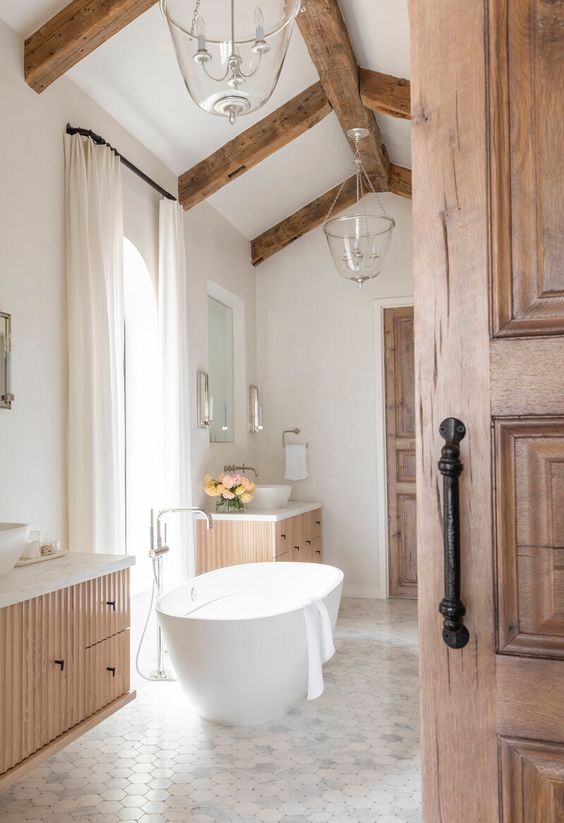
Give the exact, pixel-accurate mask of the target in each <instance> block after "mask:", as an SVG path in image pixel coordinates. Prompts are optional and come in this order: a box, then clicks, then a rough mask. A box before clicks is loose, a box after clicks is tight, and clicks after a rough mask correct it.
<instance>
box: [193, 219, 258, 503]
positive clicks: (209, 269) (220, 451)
mask: <svg viewBox="0 0 564 823" xmlns="http://www.w3.org/2000/svg"><path fill="white" fill-rule="evenodd" d="M185 230H186V244H187V265H188V312H189V314H188V320H189V346H190V362H191V373H190V391H191V395H192V398H193V402H192V408H191V450H192V489H193V502H194V505H199V504H202V503H206V502H207V503H208V504H209V502H210V501H209V498H206V497H205V494H204V492H203V490H202V481H203V479H204V475H205V474H206V473H207V472H211V473H212V474H218V473H219V472H221V471H222V470H223V466H224V465H225V464H227V463H235V464H238V465H240V464H241V463H242V462H243V461H245V463H247V465H248V464H251V465H256V463H255V462H254V461H256V459H257V451H256V449H257V444H258V441H257V435H254V434H250V433H249V430H248V394H247V392H248V386H249V383H256V380H257V336H256V272H255V269H254V267H253V266H252V265H251V262H250V260H251V258H250V247H249V241H248V240H247V239H246V238H245V237H243V235H242V234H240V233H239V232H238V231H237V230H236V229H235V228H234V227H233V226H232V225H231V223H229V222H228V221H227V220H225V219H224V218H223V217H221V215H220V214H218V212H217V211H215V209H213V208H212V207H211V206H209V205H208V204H207V203H202V204H200V205H199V206H196V207H195V208H194V209H191V210H190V211H189V212H186V215H185ZM210 282H211V283H213V284H214V285H215V286H216V288H215V289H214V295H215V296H217V297H218V299H222V298H221V294H222V292H221V290H222V289H225V290H226V291H227V292H228V293H229V294H230V295H232V296H233V298H234V300H233V302H234V303H235V305H236V307H237V309H238V311H237V310H236V314H235V318H234V323H235V328H234V337H235V345H234V355H235V359H236V360H238V363H237V372H238V373H237V375H236V384H235V420H236V423H235V425H236V434H235V442H234V443H210V442H209V434H208V432H207V430H206V429H198V428H197V426H196V372H197V370H198V369H203V370H204V371H207V368H208V325H207V322H208V320H207V295H208V284H209V283H210ZM217 287H219V289H218V288H217ZM225 299H226V298H224V300H225ZM243 314H244V322H243V323H241V326H242V327H241V328H237V316H238V315H239V316H241V319H243V318H242V315H243Z"/></svg>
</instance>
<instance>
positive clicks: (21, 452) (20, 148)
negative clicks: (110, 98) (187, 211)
mask: <svg viewBox="0 0 564 823" xmlns="http://www.w3.org/2000/svg"><path fill="white" fill-rule="evenodd" d="M0 78H1V81H0V149H1V150H0V180H1V185H0V249H1V251H2V255H1V259H0V307H1V309H2V310H3V311H7V312H9V313H11V314H12V316H13V334H14V338H13V345H14V354H13V381H14V393H15V397H16V400H15V404H14V407H13V409H12V410H11V411H6V410H1V409H0V464H1V466H2V470H1V473H0V520H23V521H25V522H30V523H32V524H33V527H35V528H39V529H42V530H44V531H46V532H49V534H51V535H52V536H53V537H60V538H61V539H62V540H63V541H65V539H66V519H67V518H66V320H65V315H66V292H65V266H64V166H63V159H64V158H63V133H64V130H65V126H66V123H67V122H69V121H70V122H71V123H72V124H73V125H78V126H84V127H86V128H91V129H93V130H94V131H97V132H98V133H101V134H102V135H103V136H104V137H105V138H106V139H107V140H109V141H110V142H111V143H112V144H113V145H115V146H116V148H118V149H120V150H121V151H122V152H123V153H124V154H125V155H126V156H128V157H129V159H130V160H132V161H133V162H134V163H136V164H137V165H139V166H141V167H142V168H143V169H144V170H145V171H146V172H147V173H148V174H149V175H150V176H152V177H154V178H155V179H157V180H159V182H160V183H161V185H163V186H164V187H165V188H169V189H170V190H172V191H174V188H175V186H176V179H175V176H174V175H173V174H172V173H171V172H170V171H169V170H168V169H167V168H166V167H165V166H164V165H163V164H162V163H160V161H158V160H157V159H156V158H155V157H154V156H153V155H152V154H150V153H149V152H148V151H147V150H146V149H145V148H144V147H143V146H141V144H140V143H138V142H137V141H136V140H134V139H133V137H131V135H129V134H128V133H127V132H126V131H124V129H123V128H121V126H119V125H118V123H116V122H115V121H114V120H113V119H112V118H110V117H109V115H108V114H106V112H104V111H103V109H101V108H100V107H99V106H98V105H97V104H96V103H94V102H93V101H92V100H91V99H90V98H89V97H88V96H87V95H86V94H85V93H84V92H83V91H81V90H80V89H79V88H78V87H77V86H75V85H74V83H72V82H71V81H70V80H68V79H66V78H61V79H60V80H58V81H57V82H56V83H55V84H54V85H53V86H51V87H50V88H49V89H47V91H45V92H44V93H43V94H41V95H37V94H36V93H35V92H34V91H32V90H31V89H30V88H29V87H28V86H27V85H26V83H25V81H24V79H23V42H22V39H21V37H20V36H19V35H17V34H16V33H15V32H14V31H13V30H12V29H10V28H9V27H8V26H6V25H5V24H4V23H3V22H1V21H0ZM74 548H79V547H74Z"/></svg>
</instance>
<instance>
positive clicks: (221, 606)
mask: <svg viewBox="0 0 564 823" xmlns="http://www.w3.org/2000/svg"><path fill="white" fill-rule="evenodd" d="M342 586H343V573H342V571H341V570H340V569H337V568H335V567H334V566H326V565H322V564H320V563H248V564H245V565H240V566H228V567H227V568H224V569H218V570H217V571H213V572H208V574H203V575H200V576H199V577H194V578H192V579H191V580H189V581H188V582H187V583H183V584H182V585H181V586H179V587H178V588H176V589H173V590H172V591H170V592H168V593H167V594H165V595H163V596H162V597H161V598H160V599H159V601H158V603H157V615H158V620H159V623H160V625H161V628H162V630H163V633H164V636H165V642H166V644H167V648H168V651H169V654H170V658H171V661H172V665H173V666H174V670H175V672H176V675H177V677H178V679H179V681H180V683H181V684H182V687H183V689H184V691H185V693H186V695H187V696H188V698H189V700H190V702H191V703H192V706H193V707H194V709H195V710H196V712H197V713H198V714H199V715H200V717H203V718H204V719H206V720H212V721H215V722H217V723H224V724H228V725H233V726H242V725H253V724H256V723H265V722H268V721H271V720H275V719H276V718H278V717H281V716H282V715H284V714H285V713H286V712H287V711H288V710H289V709H291V708H292V707H293V706H295V705H296V704H297V703H299V702H300V701H302V700H303V699H305V697H306V694H307V681H308V654H307V643H306V629H305V616H304V606H305V604H306V603H308V602H311V601H312V600H320V599H324V601H325V604H326V606H327V609H328V612H329V616H330V618H331V624H332V627H333V629H334V628H335V623H336V621H337V614H338V611H339V603H340V600H341V590H342Z"/></svg>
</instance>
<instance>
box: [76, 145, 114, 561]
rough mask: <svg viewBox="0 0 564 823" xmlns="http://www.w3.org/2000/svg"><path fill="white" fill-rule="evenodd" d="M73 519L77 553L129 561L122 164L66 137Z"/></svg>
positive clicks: (104, 151) (107, 151) (105, 150)
mask: <svg viewBox="0 0 564 823" xmlns="http://www.w3.org/2000/svg"><path fill="white" fill-rule="evenodd" d="M65 165H66V225H67V238H66V241H67V242H66V260H67V289H68V379H69V386H68V390H69V421H68V430H69V441H68V461H69V466H68V520H69V547H70V548H71V549H72V550H74V551H93V552H102V553H103V552H108V553H112V552H119V553H121V552H125V525H124V524H125V516H124V515H125V502H124V491H125V479H124V474H125V470H124V456H125V455H124V452H125V445H124V444H125V438H124V375H123V369H124V362H123V358H124V334H123V328H124V320H123V259H122V258H123V197H122V187H121V166H120V160H119V158H118V157H117V156H116V155H115V154H114V152H112V151H111V150H110V149H109V148H107V147H105V146H96V145H95V144H94V143H93V142H92V141H91V140H89V139H88V138H83V137H80V136H79V135H73V136H70V135H66V136H65Z"/></svg>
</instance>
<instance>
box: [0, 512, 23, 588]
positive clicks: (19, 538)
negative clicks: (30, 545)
mask: <svg viewBox="0 0 564 823" xmlns="http://www.w3.org/2000/svg"><path fill="white" fill-rule="evenodd" d="M28 538H29V525H27V524H26V523H0V577H6V575H7V574H10V572H11V571H12V569H13V568H14V566H15V565H16V563H17V561H18V560H19V559H20V557H21V555H22V552H23V550H24V549H25V546H26V543H27V540H28Z"/></svg>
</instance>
